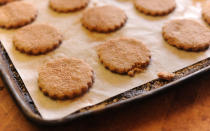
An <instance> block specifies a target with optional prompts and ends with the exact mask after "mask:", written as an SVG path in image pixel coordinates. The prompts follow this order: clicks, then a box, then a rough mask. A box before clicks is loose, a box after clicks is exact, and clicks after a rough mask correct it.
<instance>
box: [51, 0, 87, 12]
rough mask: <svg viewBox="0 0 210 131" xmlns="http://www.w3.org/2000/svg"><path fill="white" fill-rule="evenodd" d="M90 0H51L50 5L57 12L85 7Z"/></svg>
mask: <svg viewBox="0 0 210 131" xmlns="http://www.w3.org/2000/svg"><path fill="white" fill-rule="evenodd" d="M88 3H89V0H50V3H49V6H50V7H51V8H52V9H53V10H55V11H57V12H72V11H77V10H80V9H82V8H85V7H86V6H87V5H88Z"/></svg>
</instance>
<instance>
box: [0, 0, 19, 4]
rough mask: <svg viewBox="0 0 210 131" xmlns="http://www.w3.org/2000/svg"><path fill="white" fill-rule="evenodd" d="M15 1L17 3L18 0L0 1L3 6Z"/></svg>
mask: <svg viewBox="0 0 210 131" xmlns="http://www.w3.org/2000/svg"><path fill="white" fill-rule="evenodd" d="M13 1H16V0H0V5H3V4H6V3H9V2H13Z"/></svg>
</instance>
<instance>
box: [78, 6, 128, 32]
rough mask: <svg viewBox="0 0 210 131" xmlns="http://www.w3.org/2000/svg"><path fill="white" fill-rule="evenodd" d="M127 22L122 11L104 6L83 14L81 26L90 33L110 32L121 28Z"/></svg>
mask: <svg viewBox="0 0 210 131" xmlns="http://www.w3.org/2000/svg"><path fill="white" fill-rule="evenodd" d="M126 20H127V16H126V14H125V12H124V11H123V10H121V9H120V8H118V7H115V6H111V5H106V6H99V7H93V8H90V9H88V10H86V11H85V12H84V13H83V17H82V24H83V26H85V27H86V28H87V29H89V30H90V31H96V32H102V33H107V32H112V31H115V30H117V29H119V28H121V27H122V26H123V25H124V24H125V23H126Z"/></svg>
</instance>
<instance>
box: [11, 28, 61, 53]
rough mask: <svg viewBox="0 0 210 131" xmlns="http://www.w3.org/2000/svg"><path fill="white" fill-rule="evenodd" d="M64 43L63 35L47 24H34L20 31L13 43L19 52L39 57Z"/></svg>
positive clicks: (15, 35)
mask: <svg viewBox="0 0 210 131" xmlns="http://www.w3.org/2000/svg"><path fill="white" fill-rule="evenodd" d="M61 42H62V35H61V34H60V33H59V32H58V31H57V30H56V29H55V28H54V27H52V26H50V25H46V24H32V25H28V26H25V27H23V28H21V29H19V30H18V31H17V32H16V33H15V34H14V36H13V43H14V46H15V47H16V49H17V50H19V51H21V52H23V53H27V54H32V55H39V54H43V53H47V52H49V51H51V50H53V49H55V48H56V47H57V46H59V45H60V44H61Z"/></svg>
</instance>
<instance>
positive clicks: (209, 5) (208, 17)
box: [202, 1, 210, 24]
mask: <svg viewBox="0 0 210 131" xmlns="http://www.w3.org/2000/svg"><path fill="white" fill-rule="evenodd" d="M202 17H203V19H204V20H205V21H206V22H207V23H208V24H210V1H207V2H205V4H203V8H202Z"/></svg>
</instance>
